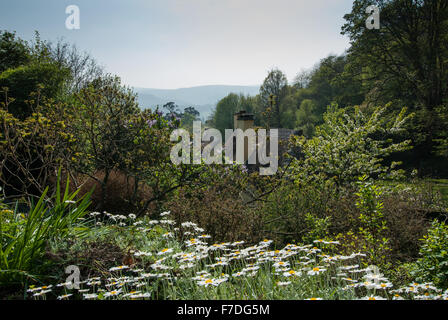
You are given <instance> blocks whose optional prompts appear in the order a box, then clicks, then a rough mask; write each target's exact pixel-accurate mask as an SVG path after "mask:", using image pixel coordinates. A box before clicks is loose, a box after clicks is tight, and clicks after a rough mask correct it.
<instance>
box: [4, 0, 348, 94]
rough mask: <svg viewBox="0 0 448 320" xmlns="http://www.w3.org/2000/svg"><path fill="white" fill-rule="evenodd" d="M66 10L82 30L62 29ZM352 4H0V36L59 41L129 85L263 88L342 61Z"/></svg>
mask: <svg viewBox="0 0 448 320" xmlns="http://www.w3.org/2000/svg"><path fill="white" fill-rule="evenodd" d="M68 5H77V6H78V7H79V9H80V22H81V24H80V27H81V28H80V29H79V30H68V29H66V27H65V20H66V18H67V16H68V15H67V14H66V13H65V8H66V7H67V6H68ZM351 6H352V1H351V0H69V1H65V0H28V1H25V0H9V1H6V0H1V2H0V29H7V30H10V31H12V30H15V31H17V34H18V35H19V36H20V37H22V38H25V39H31V38H32V37H33V33H34V30H38V31H39V32H40V34H41V38H43V39H48V40H57V39H58V38H61V37H63V38H64V39H65V40H66V41H68V42H72V43H75V44H76V45H77V46H78V47H79V48H80V49H82V50H86V51H88V52H89V53H91V54H92V55H93V56H94V57H95V58H96V59H97V61H98V62H99V63H100V64H101V65H103V66H105V67H106V70H107V71H108V72H110V73H114V74H117V75H119V76H120V77H121V78H122V79H123V82H124V83H126V84H127V85H130V86H136V87H150V88H179V87H191V86H197V85H209V84H228V85H256V84H261V82H262V81H263V79H264V78H265V77H266V75H267V72H268V70H269V69H271V68H274V67H278V68H279V69H280V70H282V71H283V72H285V73H286V75H287V77H288V79H289V80H292V79H293V78H294V76H295V75H296V74H297V72H299V71H300V70H301V69H303V68H310V67H312V66H313V65H314V64H315V63H316V62H318V61H319V60H320V59H322V58H324V57H325V56H327V55H328V54H331V53H334V54H340V53H342V52H344V50H345V49H347V47H348V39H347V38H346V37H343V36H342V35H340V30H341V26H342V24H343V23H344V20H343V15H344V14H345V13H348V12H350V10H351Z"/></svg>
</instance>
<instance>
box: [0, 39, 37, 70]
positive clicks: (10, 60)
mask: <svg viewBox="0 0 448 320" xmlns="http://www.w3.org/2000/svg"><path fill="white" fill-rule="evenodd" d="M30 59H31V57H30V50H29V48H28V44H27V43H26V42H25V41H23V40H21V39H19V38H16V34H15V33H12V32H8V31H0V74H1V73H2V72H3V71H6V70H8V69H14V68H17V67H19V66H21V65H24V64H27V63H28V62H29V61H30Z"/></svg>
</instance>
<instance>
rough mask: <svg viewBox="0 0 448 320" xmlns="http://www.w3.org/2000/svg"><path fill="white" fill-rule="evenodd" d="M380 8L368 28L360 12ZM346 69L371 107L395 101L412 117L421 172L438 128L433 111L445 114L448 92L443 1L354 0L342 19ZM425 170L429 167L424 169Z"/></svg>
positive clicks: (447, 6) (447, 13) (447, 18)
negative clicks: (413, 114) (346, 45)
mask: <svg viewBox="0 0 448 320" xmlns="http://www.w3.org/2000/svg"><path fill="white" fill-rule="evenodd" d="M369 5H376V6H378V7H379V9H380V17H381V20H380V29H379V30H368V29H367V28H366V26H365V21H366V19H367V17H368V15H369V14H368V13H366V8H367V7H368V6H369ZM344 19H345V20H346V23H345V25H344V26H343V27H342V33H343V34H345V35H348V36H349V37H350V40H351V47H350V49H349V51H348V54H349V58H350V64H351V69H352V70H357V71H356V73H357V74H358V76H361V78H362V79H363V85H364V86H365V90H366V91H367V101H368V102H370V103H371V104H372V105H377V104H384V103H387V102H389V101H392V102H395V105H396V106H397V107H398V109H399V106H402V105H407V106H409V108H410V110H411V111H412V112H416V113H417V116H416V117H415V118H414V120H413V121H412V122H410V126H411V128H412V130H410V131H411V132H412V134H411V136H410V138H411V139H412V140H413V142H414V146H415V148H414V151H413V152H412V155H409V154H408V155H407V158H408V159H415V160H414V161H415V163H414V165H416V166H419V167H420V168H422V169H423V168H424V167H426V166H428V165H426V166H425V165H424V163H425V161H427V160H428V159H429V158H432V157H433V156H432V155H431V154H432V152H433V151H434V147H435V145H436V143H435V141H434V138H435V137H436V136H438V133H439V132H440V130H443V129H444V128H442V126H441V122H440V121H439V117H438V116H437V113H436V112H435V110H436V109H437V108H439V107H441V106H442V107H443V108H444V110H445V111H444V112H446V110H447V109H446V99H447V93H448V71H447V70H448V47H447V46H446V43H447V41H448V2H447V1H445V0H355V1H354V2H353V8H352V11H351V12H350V13H349V14H347V15H345V17H344ZM430 167H431V166H430Z"/></svg>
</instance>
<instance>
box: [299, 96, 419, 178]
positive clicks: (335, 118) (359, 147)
mask: <svg viewBox="0 0 448 320" xmlns="http://www.w3.org/2000/svg"><path fill="white" fill-rule="evenodd" d="M388 107H389V105H387V106H385V107H378V108H376V109H375V110H374V111H373V113H372V114H370V115H368V114H366V113H364V112H363V111H361V109H360V108H359V107H355V108H354V111H353V112H347V111H348V110H347V109H338V108H337V107H336V106H334V105H333V106H331V107H329V109H328V111H327V112H326V113H325V114H324V123H323V125H321V126H319V127H317V128H316V133H315V136H314V137H313V138H312V139H306V138H304V137H302V138H299V137H296V138H295V139H296V140H295V144H296V146H298V147H299V149H300V150H301V156H300V157H298V159H295V160H294V161H293V163H292V166H291V167H292V174H293V176H294V179H295V180H296V181H307V180H309V179H311V180H313V179H314V178H316V177H319V176H320V177H322V178H324V179H333V180H334V181H335V182H336V183H337V184H339V185H341V184H345V183H349V182H353V181H355V180H356V178H357V177H359V176H363V175H367V176H369V177H378V178H392V177H396V176H397V175H400V174H401V173H402V170H397V166H398V165H400V163H399V162H392V163H391V164H390V165H386V164H385V163H384V159H385V158H386V157H387V156H389V155H390V154H392V153H394V152H400V151H404V150H407V149H409V148H411V146H410V141H409V140H405V141H399V142H397V141H396V140H398V139H399V138H400V133H402V132H403V130H404V129H403V126H404V124H405V123H406V121H407V120H408V119H409V118H410V117H411V116H412V114H410V115H406V109H405V108H403V109H402V110H401V112H400V113H399V114H398V115H397V116H395V117H394V118H393V119H390V118H389V117H387V116H386V111H387V109H388Z"/></svg>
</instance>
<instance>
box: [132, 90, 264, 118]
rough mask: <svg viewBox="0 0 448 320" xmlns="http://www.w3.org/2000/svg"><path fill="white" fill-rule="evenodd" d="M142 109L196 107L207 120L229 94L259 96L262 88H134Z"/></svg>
mask: <svg viewBox="0 0 448 320" xmlns="http://www.w3.org/2000/svg"><path fill="white" fill-rule="evenodd" d="M134 90H135V92H137V94H138V101H139V104H140V106H141V107H142V108H155V107H156V106H160V107H162V106H163V105H164V104H165V103H167V102H174V103H176V104H177V105H178V106H179V107H180V108H181V110H183V109H184V108H186V107H190V106H192V107H195V109H196V110H198V111H199V112H200V113H201V118H205V119H206V118H207V117H208V116H209V115H210V114H211V112H212V110H213V108H214V107H215V106H216V104H217V103H218V101H219V100H221V99H222V98H224V97H225V96H227V95H228V94H229V93H236V94H240V93H241V94H244V95H251V96H254V95H257V94H258V93H259V90H260V86H226V85H210V86H199V87H191V88H180V89H150V88H134Z"/></svg>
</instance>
